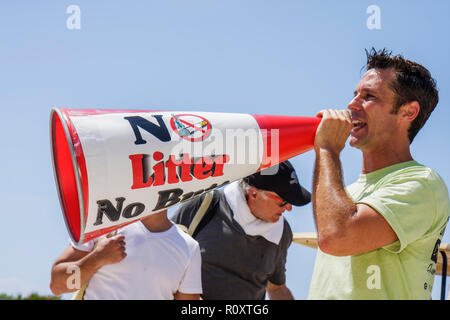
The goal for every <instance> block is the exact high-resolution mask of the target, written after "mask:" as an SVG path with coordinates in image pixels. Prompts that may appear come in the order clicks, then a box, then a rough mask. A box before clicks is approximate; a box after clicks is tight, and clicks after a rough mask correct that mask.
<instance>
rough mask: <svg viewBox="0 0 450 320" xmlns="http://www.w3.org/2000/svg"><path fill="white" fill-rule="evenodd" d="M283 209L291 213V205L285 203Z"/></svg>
mask: <svg viewBox="0 0 450 320" xmlns="http://www.w3.org/2000/svg"><path fill="white" fill-rule="evenodd" d="M284 209H286V210H287V211H291V210H292V204H290V203H286V205H285V206H284Z"/></svg>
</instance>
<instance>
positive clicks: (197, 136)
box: [170, 114, 211, 142]
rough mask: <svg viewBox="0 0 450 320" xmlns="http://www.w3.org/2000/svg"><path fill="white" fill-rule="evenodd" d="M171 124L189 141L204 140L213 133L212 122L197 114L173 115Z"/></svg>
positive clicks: (176, 131)
mask: <svg viewBox="0 0 450 320" xmlns="http://www.w3.org/2000/svg"><path fill="white" fill-rule="evenodd" d="M170 126H171V127H172V129H173V131H175V133H176V134H178V135H179V136H180V137H181V138H183V139H185V140H188V141H192V142H194V141H202V140H204V139H206V138H207V137H208V136H209V134H210V133H211V123H210V122H209V121H208V120H207V119H205V118H203V117H201V116H198V115H195V114H177V115H172V118H171V119H170Z"/></svg>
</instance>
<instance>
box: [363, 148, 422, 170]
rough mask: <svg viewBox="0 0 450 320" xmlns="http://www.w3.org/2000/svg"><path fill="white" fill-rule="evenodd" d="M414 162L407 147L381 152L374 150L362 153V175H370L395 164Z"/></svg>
mask: <svg viewBox="0 0 450 320" xmlns="http://www.w3.org/2000/svg"><path fill="white" fill-rule="evenodd" d="M411 160H414V159H413V157H412V155H411V152H410V149H409V144H408V146H404V147H403V148H401V147H399V148H398V149H396V148H392V147H391V146H390V147H389V146H388V147H387V148H384V149H382V150H376V151H373V152H364V151H363V166H362V173H363V174H366V173H370V172H373V171H376V170H379V169H382V168H386V167H389V166H392V165H394V164H397V163H402V162H406V161H411Z"/></svg>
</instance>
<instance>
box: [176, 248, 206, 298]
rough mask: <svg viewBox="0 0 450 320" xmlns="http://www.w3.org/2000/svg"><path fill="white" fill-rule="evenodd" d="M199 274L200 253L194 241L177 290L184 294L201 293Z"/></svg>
mask: <svg viewBox="0 0 450 320" xmlns="http://www.w3.org/2000/svg"><path fill="white" fill-rule="evenodd" d="M201 274H202V258H201V255H200V247H199V245H198V243H196V244H195V248H194V250H193V252H192V255H191V259H190V261H189V264H188V265H187V267H186V271H185V273H184V276H183V279H182V280H181V283H180V287H179V289H178V291H179V292H182V293H186V294H197V293H198V294H201V293H203V291H202V277H201Z"/></svg>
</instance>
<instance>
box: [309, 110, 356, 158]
mask: <svg viewBox="0 0 450 320" xmlns="http://www.w3.org/2000/svg"><path fill="white" fill-rule="evenodd" d="M317 117H321V118H322V121H321V122H320V124H319V127H318V128H317V131H316V137H315V140H314V149H315V151H316V152H317V151H318V150H320V149H326V150H328V151H331V152H333V153H335V154H339V153H340V152H341V151H342V149H344V147H345V142H346V141H347V138H348V136H349V135H350V132H351V130H352V127H353V125H352V118H351V115H350V112H349V111H348V110H331V109H328V110H322V111H320V112H319V113H318V114H317Z"/></svg>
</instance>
